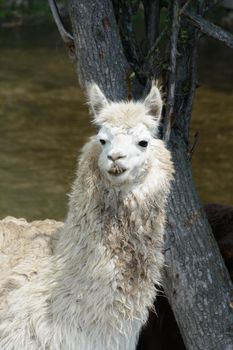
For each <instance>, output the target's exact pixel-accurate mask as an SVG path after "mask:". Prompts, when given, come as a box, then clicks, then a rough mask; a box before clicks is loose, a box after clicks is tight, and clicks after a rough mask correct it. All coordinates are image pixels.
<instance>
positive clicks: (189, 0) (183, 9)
mask: <svg viewBox="0 0 233 350" xmlns="http://www.w3.org/2000/svg"><path fill="white" fill-rule="evenodd" d="M191 1H192V0H187V1H186V3H185V4H184V6H183V7H182V8H181V9H180V11H179V15H180V16H181V15H182V13H183V12H184V11H185V10H186V9H187V7H188V6H189V4H190V3H191Z"/></svg>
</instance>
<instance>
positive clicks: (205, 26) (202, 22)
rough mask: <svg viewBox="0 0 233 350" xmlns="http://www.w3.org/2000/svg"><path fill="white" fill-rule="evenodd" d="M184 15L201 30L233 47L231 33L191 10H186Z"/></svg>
mask: <svg viewBox="0 0 233 350" xmlns="http://www.w3.org/2000/svg"><path fill="white" fill-rule="evenodd" d="M183 15H184V16H185V17H186V18H187V19H188V20H189V22H191V23H192V24H193V25H194V26H195V27H197V28H198V29H199V30H200V31H201V32H203V33H205V34H206V35H208V36H211V37H212V38H214V39H217V40H219V41H222V42H223V43H225V44H226V45H227V46H229V47H230V48H233V35H232V34H231V33H229V32H227V31H226V30H224V29H222V28H220V27H219V26H216V25H215V24H213V23H211V22H209V21H207V20H206V19H204V18H203V17H202V16H200V15H195V14H193V13H191V12H189V11H184V12H183Z"/></svg>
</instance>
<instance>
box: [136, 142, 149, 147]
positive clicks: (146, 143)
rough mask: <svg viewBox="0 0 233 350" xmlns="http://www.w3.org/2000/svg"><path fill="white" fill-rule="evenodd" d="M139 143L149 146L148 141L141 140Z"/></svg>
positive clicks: (142, 145)
mask: <svg viewBox="0 0 233 350" xmlns="http://www.w3.org/2000/svg"><path fill="white" fill-rule="evenodd" d="M138 144H139V146H141V147H147V146H148V141H140V142H138Z"/></svg>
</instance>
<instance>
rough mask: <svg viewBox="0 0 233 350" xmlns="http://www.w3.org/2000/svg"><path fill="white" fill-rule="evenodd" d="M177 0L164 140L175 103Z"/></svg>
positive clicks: (174, 13)
mask: <svg viewBox="0 0 233 350" xmlns="http://www.w3.org/2000/svg"><path fill="white" fill-rule="evenodd" d="M178 9H179V0H174V1H173V4H172V6H171V18H172V23H171V39H170V62H169V69H168V90H167V105H166V116H165V120H164V140H165V141H166V142H168V141H169V138H170V133H171V126H172V119H173V112H174V104H175V88H176V55H177V44H178V34H179V28H180V20H179V10H178Z"/></svg>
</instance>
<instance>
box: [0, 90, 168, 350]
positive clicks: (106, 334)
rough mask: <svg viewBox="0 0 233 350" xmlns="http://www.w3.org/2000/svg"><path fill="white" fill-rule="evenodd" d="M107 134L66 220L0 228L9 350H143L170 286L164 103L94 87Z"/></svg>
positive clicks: (2, 334)
mask: <svg viewBox="0 0 233 350" xmlns="http://www.w3.org/2000/svg"><path fill="white" fill-rule="evenodd" d="M88 95H89V103H90V110H91V111H92V114H93V121H94V123H95V124H96V125H97V126H98V128H99V132H98V134H97V135H96V136H94V137H91V138H90V140H89V142H88V143H87V144H86V145H85V146H84V148H83V150H82V152H81V156H80V158H79V162H78V171H77V176H76V180H75V182H74V184H73V187H72V191H71V195H70V201H69V211H68V215H67V218H66V221H65V223H64V226H63V224H62V223H58V222H54V221H51V220H46V221H40V222H38V221H35V222H32V223H27V222H26V221H25V220H23V219H14V218H11V217H8V218H6V219H4V220H2V221H1V224H0V246H1V250H0V264H1V272H0V349H1V350H134V349H135V348H136V344H137V339H138V335H139V331H140V329H141V327H142V325H143V324H144V323H145V322H146V320H147V317H148V313H149V309H150V308H151V307H152V306H153V301H154V297H155V293H156V288H155V285H159V284H160V282H161V269H162V266H163V261H164V260H163V254H162V244H163V232H164V224H165V204H166V199H167V196H168V193H169V188H170V182H171V180H172V173H173V166H172V162H171V157H170V153H169V151H168V150H167V149H166V148H165V146H164V143H163V141H162V140H159V139H158V137H157V130H158V126H159V121H160V117H161V109H162V99H161V96H160V92H159V89H158V88H157V87H156V86H155V85H154V84H153V85H152V88H151V91H150V92H149V94H148V96H147V97H146V98H145V99H144V100H143V101H140V102H133V101H128V102H111V101H109V100H107V98H106V97H105V96H104V94H103V93H102V92H101V90H100V89H99V87H98V86H97V85H95V84H92V85H90V87H89V89H88Z"/></svg>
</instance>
